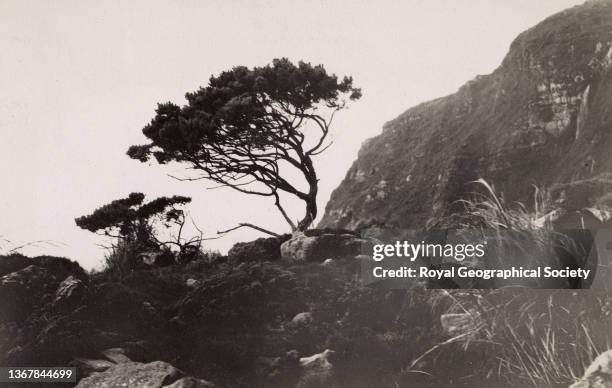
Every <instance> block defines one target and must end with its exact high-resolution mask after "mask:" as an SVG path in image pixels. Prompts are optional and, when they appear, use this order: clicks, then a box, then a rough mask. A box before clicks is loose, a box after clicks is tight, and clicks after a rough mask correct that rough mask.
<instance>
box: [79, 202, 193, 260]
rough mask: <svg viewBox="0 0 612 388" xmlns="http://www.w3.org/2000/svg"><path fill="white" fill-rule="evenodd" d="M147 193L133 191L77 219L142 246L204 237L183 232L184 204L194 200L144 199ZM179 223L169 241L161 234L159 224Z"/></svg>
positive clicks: (181, 245) (88, 227) (178, 243)
mask: <svg viewBox="0 0 612 388" xmlns="http://www.w3.org/2000/svg"><path fill="white" fill-rule="evenodd" d="M144 198H145V195H144V194H142V193H131V194H130V195H129V196H128V197H127V198H122V199H118V200H115V201H112V202H111V203H109V204H106V205H104V206H102V207H100V208H98V209H96V210H95V211H94V212H93V213H92V214H89V215H86V216H82V217H79V218H77V219H75V222H76V224H77V226H79V227H80V228H82V229H85V230H89V231H90V232H94V233H98V234H101V235H104V236H109V237H114V238H118V239H120V240H121V241H122V242H125V243H136V244H138V246H139V247H140V249H150V248H159V247H160V246H166V247H169V246H170V245H176V246H178V247H179V248H180V249H181V250H182V249H183V248H184V245H188V244H195V243H199V242H200V241H201V236H200V238H193V239H190V240H185V239H183V238H182V236H181V234H182V232H183V227H184V225H185V212H184V210H182V209H181V208H180V207H181V206H182V205H185V204H187V203H189V202H191V198H189V197H183V196H173V197H159V198H156V199H154V200H152V201H150V202H147V203H143V202H144ZM160 225H161V226H163V227H165V228H171V227H176V229H177V233H176V234H175V235H174V236H173V237H174V238H173V239H171V240H168V241H163V240H160V239H159V237H158V236H157V232H158V228H159V226H160Z"/></svg>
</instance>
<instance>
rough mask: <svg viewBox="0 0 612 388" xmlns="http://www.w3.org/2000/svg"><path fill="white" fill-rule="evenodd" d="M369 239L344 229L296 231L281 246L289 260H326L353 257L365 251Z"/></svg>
mask: <svg viewBox="0 0 612 388" xmlns="http://www.w3.org/2000/svg"><path fill="white" fill-rule="evenodd" d="M368 244H369V242H368V240H365V239H362V238H360V237H358V236H357V235H355V234H354V233H353V232H349V231H343V230H339V231H336V230H317V229H314V230H307V231H305V232H304V233H296V234H294V235H293V236H292V237H291V239H289V240H287V241H285V242H284V243H283V244H282V245H281V247H280V252H281V257H282V259H283V260H284V261H287V262H304V263H307V262H324V261H325V260H327V259H343V258H353V257H356V256H358V255H359V254H361V253H362V252H364V251H365V250H366V249H367V247H368Z"/></svg>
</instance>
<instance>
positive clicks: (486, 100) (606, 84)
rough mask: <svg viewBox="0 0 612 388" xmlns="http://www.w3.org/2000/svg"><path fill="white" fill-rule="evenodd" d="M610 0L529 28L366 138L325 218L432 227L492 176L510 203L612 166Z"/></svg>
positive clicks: (355, 224)
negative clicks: (493, 57)
mask: <svg viewBox="0 0 612 388" xmlns="http://www.w3.org/2000/svg"><path fill="white" fill-rule="evenodd" d="M610 151H612V1H611V0H595V1H589V2H587V3H585V4H583V5H580V6H576V7H574V8H571V9H568V10H565V11H563V12H560V13H558V14H555V15H553V16H551V17H549V18H548V19H546V20H544V21H543V22H541V23H540V24H538V25H536V26H535V27H533V28H531V29H529V30H527V31H525V32H523V33H522V34H520V35H519V36H518V37H517V38H516V39H515V41H514V42H513V43H512V45H511V47H510V51H509V53H508V54H507V56H506V57H505V58H504V60H503V62H502V64H501V66H500V67H499V68H497V69H496V70H495V71H494V72H493V73H491V74H489V75H484V76H478V77H476V78H475V79H474V80H472V81H470V82H468V83H467V84H465V85H464V86H462V87H461V88H460V89H459V90H458V91H457V92H456V93H455V94H452V95H450V96H446V97H443V98H439V99H436V100H433V101H429V102H426V103H423V104H420V105H418V106H416V107H413V108H411V109H409V110H408V111H406V112H404V113H403V114H401V115H400V116H399V117H397V118H396V119H394V120H392V121H390V122H388V123H386V124H385V126H384V129H383V132H382V134H381V135H379V136H377V137H375V138H372V139H369V140H368V141H366V142H365V143H364V144H363V146H362V149H361V150H360V152H359V156H358V159H357V160H356V161H355V163H354V164H353V166H352V167H351V168H350V169H349V171H348V173H347V175H346V177H345V179H344V181H343V182H342V183H341V184H340V186H339V187H338V188H337V189H336V190H335V191H334V192H333V194H332V197H331V200H330V202H329V203H328V205H327V208H326V212H325V215H324V218H323V220H322V221H321V226H325V227H342V228H356V229H361V230H369V231H370V232H373V233H374V234H376V231H380V230H381V228H382V229H390V230H398V229H399V228H422V227H424V226H425V225H427V224H428V223H429V224H431V223H433V222H435V221H436V220H439V219H440V218H441V217H443V216H445V215H448V214H449V213H452V211H453V206H456V205H453V203H454V201H456V200H457V199H460V198H464V197H466V195H468V194H469V193H470V192H472V191H474V189H475V187H474V186H473V185H470V184H469V182H470V181H473V180H474V179H477V178H480V177H482V178H484V179H486V180H487V181H489V182H491V183H493V184H494V185H495V187H496V189H497V190H498V191H499V192H501V193H503V195H504V197H505V198H506V199H507V200H519V201H524V202H528V201H529V200H530V198H531V196H532V195H533V186H532V185H538V186H549V185H553V184H555V183H566V182H572V181H574V180H578V179H587V178H590V177H593V176H596V175H599V174H601V173H602V172H607V171H611V170H612V153H611V152H610Z"/></svg>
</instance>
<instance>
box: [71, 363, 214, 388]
mask: <svg viewBox="0 0 612 388" xmlns="http://www.w3.org/2000/svg"><path fill="white" fill-rule="evenodd" d="M213 386H214V385H213V384H212V383H209V382H207V381H204V380H199V379H194V378H186V377H185V375H184V373H183V372H181V371H180V370H178V369H176V368H175V367H173V366H172V365H170V364H168V363H166V362H163V361H154V362H150V363H148V364H143V363H140V362H126V363H120V364H115V365H113V366H112V367H110V368H108V369H107V370H105V371H104V372H95V373H93V374H92V375H91V376H89V377H86V378H84V379H83V380H81V381H80V382H79V384H78V385H77V387H78V388H111V387H133V388H161V387H173V388H177V387H194V388H200V387H202V388H203V387H213Z"/></svg>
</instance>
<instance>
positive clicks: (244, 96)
mask: <svg viewBox="0 0 612 388" xmlns="http://www.w3.org/2000/svg"><path fill="white" fill-rule="evenodd" d="M360 97H361V91H360V89H358V88H355V87H353V80H352V78H350V77H343V78H342V79H338V77H337V76H336V75H333V74H328V73H327V71H326V70H325V68H324V67H323V66H322V65H318V66H313V65H311V64H309V63H305V62H301V61H300V62H299V63H298V64H297V65H295V64H293V63H292V62H290V61H289V60H288V59H286V58H283V59H275V60H274V61H273V62H272V64H270V65H267V66H264V67H254V68H252V69H249V68H247V67H244V66H239V67H234V68H233V69H232V70H229V71H225V72H222V73H221V74H220V75H218V76H216V77H215V76H213V77H211V78H210V81H209V83H208V86H206V87H203V88H200V89H199V90H198V91H196V92H193V93H187V94H186V99H187V105H185V106H183V107H179V106H178V105H175V104H173V103H170V102H168V103H164V104H159V105H158V107H157V110H156V115H155V117H154V118H153V120H152V121H151V122H150V124H148V125H147V126H146V127H144V129H143V134H144V135H145V136H146V137H147V138H148V139H149V140H150V143H148V144H145V145H136V146H132V147H130V149H129V150H128V155H129V156H130V157H131V158H133V159H137V160H140V161H142V162H146V161H148V160H150V159H151V157H153V158H154V159H155V160H157V162H159V163H160V164H165V163H169V162H179V163H185V164H187V165H188V166H189V167H191V168H192V169H193V170H195V171H196V174H195V175H194V176H191V177H188V178H185V179H188V180H198V179H208V180H210V181H213V182H215V183H217V184H219V185H221V186H228V187H231V188H233V189H235V190H238V191H240V192H243V193H247V194H253V195H259V196H267V197H271V198H273V199H274V201H275V205H276V206H277V208H278V209H279V210H280V212H281V214H282V215H283V217H284V219H285V220H286V221H287V222H288V223H289V225H291V228H292V230H305V229H307V228H308V227H309V226H310V225H311V224H312V222H313V221H314V219H315V218H316V216H317V202H316V200H317V192H318V178H317V174H316V172H315V168H314V165H313V157H314V156H316V155H318V154H320V153H321V152H323V151H324V150H325V149H326V148H327V147H328V146H329V145H330V144H331V143H330V141H329V139H328V137H329V133H330V126H331V124H332V120H333V117H334V114H335V113H336V112H337V111H339V110H342V109H344V108H345V107H346V103H347V102H348V101H350V100H357V99H359V98H360ZM286 167H290V168H291V169H293V170H294V171H297V172H298V173H299V174H298V175H301V176H302V177H303V182H305V183H306V184H303V182H301V183H300V182H297V183H296V182H292V180H291V179H289V176H294V175H295V173H288V174H285V172H286V171H288V170H286ZM281 170H282V171H281ZM280 193H288V194H290V195H294V196H296V197H297V198H299V199H300V200H302V201H304V203H305V209H306V211H305V215H304V216H303V218H302V219H301V220H300V221H299V222H297V223H295V222H293V221H292V219H291V217H290V216H289V215H288V214H287V212H286V211H285V209H284V208H283V206H282V205H281V200H280V196H279V194H280ZM244 225H249V226H252V225H250V224H244ZM260 230H261V229H260Z"/></svg>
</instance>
